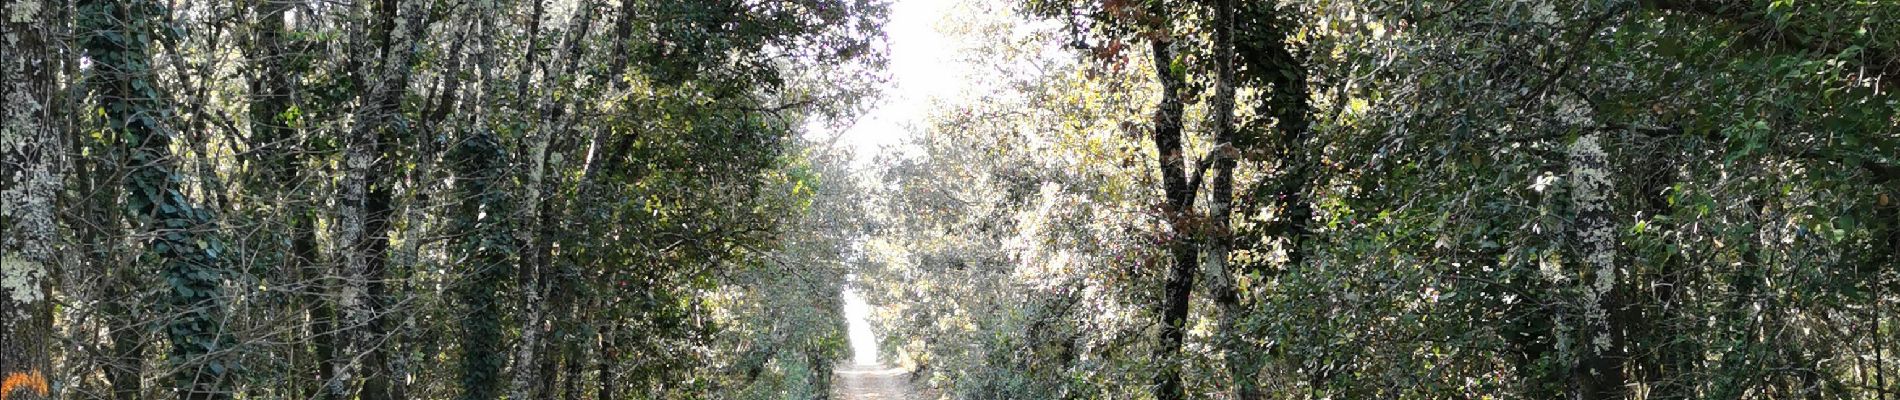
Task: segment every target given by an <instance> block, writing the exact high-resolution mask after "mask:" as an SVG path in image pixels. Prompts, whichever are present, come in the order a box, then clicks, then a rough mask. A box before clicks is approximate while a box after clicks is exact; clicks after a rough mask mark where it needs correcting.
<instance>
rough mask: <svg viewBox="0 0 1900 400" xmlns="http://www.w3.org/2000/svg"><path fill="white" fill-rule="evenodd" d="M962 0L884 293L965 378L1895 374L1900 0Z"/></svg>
mask: <svg viewBox="0 0 1900 400" xmlns="http://www.w3.org/2000/svg"><path fill="white" fill-rule="evenodd" d="M964 4H965V5H963V6H961V8H960V10H961V11H960V13H959V15H961V16H960V17H956V18H959V19H955V20H954V21H955V22H951V23H949V25H951V26H956V27H959V28H960V30H957V31H956V32H955V33H957V34H960V35H961V37H962V38H963V40H964V41H965V43H967V44H968V45H969V46H970V49H968V51H967V52H966V53H965V54H967V55H969V57H967V59H966V60H965V64H964V65H965V66H967V67H968V69H969V70H970V71H972V72H971V74H973V75H974V76H975V77H976V78H975V80H978V81H989V82H999V83H998V84H995V85H991V86H988V87H980V88H977V90H976V92H975V93H974V94H972V95H971V96H969V97H968V98H965V99H960V100H958V99H951V100H949V101H947V102H946V103H945V106H944V107H941V108H940V110H939V111H937V112H934V113H933V114H932V117H931V119H930V120H929V121H928V123H926V124H924V127H923V132H922V135H924V136H923V137H922V138H920V139H919V140H918V143H917V146H916V148H915V149H914V151H913V152H912V153H914V154H913V155H910V156H901V157H895V158H892V159H890V160H889V162H888V163H887V164H886V165H885V166H882V167H881V172H880V173H879V175H880V176H881V180H882V181H883V182H884V185H883V186H882V187H881V188H880V192H879V195H878V198H879V199H880V200H879V201H878V202H877V204H876V205H877V209H878V210H879V211H880V215H883V217H881V218H880V219H881V220H883V221H884V223H883V224H881V225H880V231H879V234H878V235H874V236H873V237H872V239H871V242H869V246H867V248H869V249H870V252H871V255H872V257H873V259H874V260H875V261H877V263H876V265H875V267H874V268H873V270H872V271H867V272H866V273H865V276H866V279H865V281H866V282H868V283H867V284H865V285H864V286H865V287H866V288H867V291H868V292H869V293H870V297H871V298H872V299H873V300H872V301H873V302H875V303H881V304H883V306H882V310H881V313H880V316H881V317H880V321H881V324H882V325H883V326H884V330H885V331H886V332H888V333H889V334H891V335H892V336H893V337H892V338H891V340H890V341H889V342H888V343H887V345H886V346H887V347H889V348H890V349H891V350H893V351H895V352H896V353H897V354H899V355H901V356H902V357H903V360H904V361H905V363H906V364H907V365H909V366H910V367H912V368H913V369H916V370H919V371H922V372H923V374H922V375H920V379H923V381H924V382H927V383H928V384H929V385H931V386H935V387H937V388H940V389H943V390H944V391H945V393H947V394H949V395H951V396H953V397H957V398H1156V399H1179V398H1235V399H1256V398H1533V399H1545V398H1581V399H1609V398H1615V399H1623V398H1632V399H1685V398H1720V399H1733V398H1754V399H1769V398H1810V399H1823V398H1826V399H1835V398H1843V399H1886V398H1894V397H1895V396H1900V378H1896V374H1900V357H1896V351H1900V347H1896V346H1900V343H1897V342H1900V340H1896V338H1897V337H1900V334H1896V330H1895V324H1896V323H1900V320H1897V318H1900V314H1897V313H1896V312H1895V308H1896V307H1895V306H1896V300H1900V297H1896V289H1900V264H1896V259H1900V242H1896V240H1900V219H1896V215H1897V213H1896V210H1900V206H1897V205H1896V203H1895V201H1894V200H1893V199H1894V198H1895V197H1900V186H1896V183H1895V182H1894V178H1895V177H1896V175H1895V172H1896V171H1900V98H1896V96H1895V94H1894V93H1895V92H1894V91H1893V90H1892V86H1893V84H1892V81H1893V80H1894V79H1896V78H1900V71H1896V70H1895V67H1896V66H1900V64H1896V62H1895V61H1896V60H1900V57H1897V54H1896V53H1895V52H1896V51H1897V49H1896V46H1895V45H1894V43H1900V3H1893V2H1881V1H1872V2H1867V1H1862V2H1789V1H1767V0H1762V1H1755V0H1688V1H1673V0H1641V1H1638V0H1630V1H1590V2H1562V1H1538V0H1531V1H1420V0H1346V1H1300V0H1282V1H1225V0H1152V1H1121V0H1108V1H1094V0H1088V1H1067V0H1027V1H992V2H967V3H964Z"/></svg>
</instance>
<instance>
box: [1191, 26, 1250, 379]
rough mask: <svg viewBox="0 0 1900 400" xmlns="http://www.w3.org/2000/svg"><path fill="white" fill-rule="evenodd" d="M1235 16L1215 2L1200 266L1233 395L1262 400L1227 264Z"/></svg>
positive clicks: (1235, 157)
mask: <svg viewBox="0 0 1900 400" xmlns="http://www.w3.org/2000/svg"><path fill="white" fill-rule="evenodd" d="M1234 12H1235V9H1234V4H1233V0H1215V1H1214V2H1213V14H1214V17H1213V18H1212V20H1213V28H1212V30H1213V31H1214V43H1213V46H1214V59H1213V63H1214V69H1215V71H1214V97H1213V98H1212V99H1210V100H1209V101H1210V104H1209V107H1208V108H1209V112H1208V126H1209V127H1212V128H1213V130H1214V146H1215V148H1214V149H1213V150H1212V151H1210V152H1209V153H1208V157H1209V160H1210V161H1211V162H1212V167H1213V170H1212V173H1213V180H1212V182H1210V184H1211V185H1210V188H1209V189H1210V192H1209V193H1208V198H1207V207H1208V210H1207V223H1208V230H1207V234H1206V237H1203V238H1201V240H1202V243H1203V245H1204V246H1205V250H1204V252H1203V253H1202V254H1201V263H1202V264H1203V265H1205V266H1206V267H1204V268H1202V269H1203V270H1204V271H1205V272H1206V273H1207V274H1208V285H1209V288H1210V291H1211V292H1212V293H1211V295H1212V296H1211V297H1212V298H1213V300H1214V304H1215V305H1216V306H1218V307H1219V308H1220V316H1219V320H1218V321H1217V322H1216V323H1217V326H1216V328H1215V330H1216V335H1218V336H1219V339H1217V340H1218V343H1217V345H1218V346H1219V348H1220V349H1221V356H1222V357H1223V358H1225V359H1226V361H1227V373H1228V377H1229V379H1231V382H1230V383H1231V388H1230V389H1231V390H1232V395H1233V397H1234V398H1236V399H1241V400H1253V399H1258V398H1260V391H1259V388H1258V387H1256V386H1255V384H1254V379H1253V371H1254V370H1256V369H1257V368H1255V366H1254V365H1253V362H1252V361H1251V360H1252V354H1253V351H1252V350H1251V349H1249V348H1248V346H1247V344H1246V339H1245V338H1244V337H1242V335H1241V334H1240V332H1238V328H1237V327H1236V326H1237V324H1238V321H1239V319H1240V317H1241V316H1242V315H1245V314H1246V313H1247V312H1248V311H1247V310H1246V309H1245V308H1244V307H1243V306H1242V305H1241V299H1240V292H1239V287H1238V285H1239V281H1238V279H1239V276H1238V274H1236V273H1235V272H1234V271H1232V270H1231V268H1230V264H1229V262H1228V260H1227V255H1228V253H1229V252H1230V251H1231V250H1232V248H1233V245H1232V236H1233V228H1232V221H1231V219H1232V218H1233V208H1234V202H1233V198H1234V168H1235V167H1237V166H1238V165H1239V162H1240V160H1239V157H1240V154H1239V151H1238V150H1236V147H1235V145H1236V139H1237V138H1236V135H1235V132H1234V85H1235V82H1234Z"/></svg>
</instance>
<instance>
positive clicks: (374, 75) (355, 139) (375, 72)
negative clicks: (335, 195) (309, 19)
mask: <svg viewBox="0 0 1900 400" xmlns="http://www.w3.org/2000/svg"><path fill="white" fill-rule="evenodd" d="M423 13H424V11H423V10H422V9H421V8H420V5H419V4H417V2H415V1H402V0H382V1H379V2H377V7H376V12H375V14H374V15H375V17H374V19H375V21H376V27H375V28H374V29H373V31H372V32H371V38H372V40H373V41H375V43H374V46H372V47H370V49H373V50H374V51H375V54H373V55H371V57H367V58H371V59H373V60H375V62H373V63H371V64H370V65H372V66H373V69H369V70H367V71H368V72H369V73H366V74H364V75H365V76H369V77H371V78H370V79H371V81H370V82H371V83H370V86H369V88H368V90H367V91H366V92H364V93H363V95H362V97H360V102H361V104H360V105H359V108H358V109H357V110H356V125H355V126H354V127H352V128H351V131H350V133H349V137H348V138H347V139H346V140H345V141H344V142H345V148H344V155H343V164H344V166H343V167H344V176H343V181H342V193H341V195H340V197H341V198H340V199H339V201H338V202H339V207H338V211H337V222H336V224H337V227H338V232H337V241H338V242H339V243H342V245H341V246H340V248H341V250H342V251H343V255H342V257H341V258H342V259H343V267H344V268H343V272H342V274H341V275H342V276H343V278H344V285H343V288H342V289H343V293H342V295H341V299H340V302H341V304H342V312H343V321H344V326H343V327H341V328H340V329H338V334H339V335H340V338H339V339H340V342H341V343H345V344H346V346H349V347H351V348H350V349H349V351H344V352H342V353H341V354H338V356H339V357H342V358H341V359H338V360H336V361H334V364H333V367H334V368H336V369H337V370H336V372H335V373H334V374H333V379H334V382H333V383H331V385H330V386H331V390H332V393H333V394H332V395H347V394H348V393H351V392H352V391H353V390H352V389H353V388H354V387H355V386H356V385H357V383H356V382H359V381H360V382H362V383H361V392H360V396H361V398H362V399H364V400H387V399H391V398H393V394H392V393H391V392H390V389H391V383H390V382H391V381H392V380H393V379H396V378H397V377H394V376H391V375H392V374H393V372H392V371H393V368H392V366H391V359H390V357H389V353H390V350H389V348H390V347H391V346H393V345H394V344H393V343H390V342H388V340H387V339H388V333H389V323H388V320H389V318H388V316H387V314H388V312H389V310H388V309H387V307H388V303H389V293H388V282H389V276H388V271H389V231H390V222H391V221H390V218H391V216H392V214H393V213H392V210H393V209H394V207H393V205H392V204H391V203H393V200H392V199H393V197H394V194H393V192H392V187H393V186H394V184H395V180H394V179H390V176H389V174H390V172H391V171H392V169H393V163H394V160H391V159H390V158H391V157H392V154H390V152H389V151H388V150H386V149H385V142H388V141H391V140H394V139H396V138H401V137H404V136H405V135H406V134H407V133H408V128H407V126H408V125H407V124H406V123H403V122H401V121H399V119H400V118H401V114H402V98H403V97H404V94H405V93H407V91H408V87H409V79H410V76H411V74H410V71H411V65H410V64H411V58H412V57H411V53H412V52H413V51H414V48H415V46H414V43H415V41H417V40H420V36H421V35H422V33H423V32H424V29H423V28H424V26H423V20H422V15H423ZM359 346H360V347H359ZM359 354H360V355H361V357H360V358H358V357H357V356H358V355H359ZM359 359H360V360H361V366H360V367H359V366H358V365H357V362H356V360H359ZM359 369H360V370H361V372H360V376H358V372H357V371H358V370H359Z"/></svg>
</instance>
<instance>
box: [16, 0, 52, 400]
mask: <svg viewBox="0 0 1900 400" xmlns="http://www.w3.org/2000/svg"><path fill="white" fill-rule="evenodd" d="M0 7H4V8H5V9H6V10H7V12H6V15H5V16H4V17H0V27H4V28H5V29H4V33H3V34H0V36H4V37H5V40H4V41H0V52H4V53H6V54H7V55H8V57H7V59H6V60H4V61H0V62H3V63H4V64H3V65H0V70H4V71H5V72H4V75H5V76H6V78H5V79H4V80H0V166H3V167H4V168H0V169H3V170H5V171H6V172H4V173H0V378H3V379H4V381H0V396H10V397H8V398H9V399H22V400H28V399H32V400H37V399H50V398H52V397H53V393H52V392H51V391H50V390H49V387H51V384H50V382H48V381H47V377H48V376H49V374H50V373H51V372H52V371H54V370H53V368H52V367H53V365H52V355H53V352H52V347H53V346H54V344H55V342H54V338H55V336H54V335H53V332H54V331H53V307H52V306H53V301H52V299H51V295H52V291H51V288H52V282H53V279H52V277H53V271H55V269H54V268H56V266H58V265H60V262H59V261H60V260H59V258H58V256H57V254H56V253H55V252H54V249H56V248H57V247H58V243H60V242H59V240H60V239H59V229H60V228H59V225H58V224H57V220H56V219H55V218H54V215H55V211H56V210H57V207H56V206H57V199H58V198H59V192H60V191H61V179H60V177H61V175H62V174H63V173H64V172H65V171H64V169H65V167H64V165H65V161H66V159H65V158H66V151H65V147H64V146H63V144H64V143H62V137H61V135H60V134H59V132H58V131H56V130H55V129H54V125H53V124H52V122H53V121H52V120H53V116H54V115H57V113H59V112H60V110H59V106H60V105H61V104H59V103H55V102H54V99H53V97H52V90H54V89H55V88H56V86H55V85H54V82H55V80H54V79H53V77H54V74H55V71H57V68H56V66H57V65H58V61H57V59H55V58H54V57H53V55H54V53H53V52H52V49H53V48H54V43H53V42H52V41H51V40H50V39H51V38H50V36H51V35H49V33H50V32H51V29H50V28H49V25H46V24H44V21H46V20H48V19H50V18H48V17H47V15H49V14H52V13H51V12H50V10H46V9H44V8H41V7H39V5H38V4H33V3H19V4H16V3H14V2H7V3H6V4H4V5H0Z"/></svg>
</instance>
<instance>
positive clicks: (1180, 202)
mask: <svg viewBox="0 0 1900 400" xmlns="http://www.w3.org/2000/svg"><path fill="white" fill-rule="evenodd" d="M1156 4H1157V6H1156V7H1157V8H1159V7H1161V6H1160V5H1159V4H1160V3H1156ZM1154 14H1155V15H1165V14H1166V13H1165V10H1156V11H1155V12H1154ZM1159 29H1160V30H1161V31H1162V32H1161V34H1159V35H1157V37H1156V38H1155V39H1151V40H1150V41H1149V45H1150V47H1151V49H1152V51H1153V56H1154V65H1155V79H1156V80H1158V81H1160V83H1161V99H1160V100H1159V102H1160V105H1159V106H1158V107H1156V109H1155V114H1154V121H1153V124H1154V126H1153V132H1152V135H1151V136H1150V139H1152V140H1153V142H1154V145H1155V151H1156V152H1158V153H1159V154H1158V155H1159V156H1160V162H1161V166H1160V169H1161V179H1162V190H1163V192H1164V194H1165V196H1166V199H1165V201H1164V202H1163V203H1162V210H1161V211H1162V214H1163V217H1164V218H1166V219H1167V220H1168V225H1169V227H1170V228H1171V229H1172V232H1173V235H1174V237H1172V238H1169V239H1168V240H1167V243H1168V245H1167V246H1168V255H1169V259H1170V264H1169V271H1168V273H1167V284H1166V286H1165V287H1164V289H1163V290H1164V292H1163V294H1162V299H1161V310H1160V311H1161V332H1160V336H1159V340H1158V343H1157V344H1156V346H1155V354H1154V360H1153V362H1154V364H1155V365H1156V367H1157V368H1160V370H1159V371H1158V372H1157V373H1156V374H1155V382H1154V395H1155V398H1156V399H1158V400H1179V399H1181V398H1182V397H1183V396H1185V393H1184V391H1183V388H1182V383H1181V365H1180V354H1181V342H1182V339H1183V338H1185V336H1186V331H1185V330H1184V329H1185V325H1186V324H1187V316H1188V300H1189V296H1190V294H1191V292H1193V290H1194V278H1195V276H1194V275H1195V269H1196V268H1198V267H1199V266H1198V265H1197V264H1196V263H1195V250H1196V249H1195V247H1194V240H1193V236H1194V234H1195V233H1196V231H1197V230H1196V229H1195V228H1194V227H1193V226H1192V224H1193V218H1192V217H1191V215H1190V214H1192V213H1193V208H1194V192H1195V188H1193V187H1191V186H1190V185H1189V183H1188V182H1189V179H1188V176H1187V172H1186V166H1185V165H1184V159H1185V157H1183V151H1184V148H1183V144H1182V138H1181V119H1182V113H1183V109H1184V106H1183V105H1182V103H1181V87H1182V86H1183V85H1184V83H1183V82H1184V81H1185V79H1184V78H1183V77H1182V76H1181V73H1180V72H1179V71H1176V70H1175V69H1174V68H1172V67H1171V66H1172V65H1174V63H1176V62H1177V61H1176V60H1175V55H1174V50H1173V48H1172V43H1171V42H1170V41H1169V40H1167V39H1166V29H1165V28H1159Z"/></svg>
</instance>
